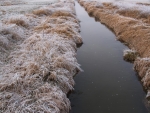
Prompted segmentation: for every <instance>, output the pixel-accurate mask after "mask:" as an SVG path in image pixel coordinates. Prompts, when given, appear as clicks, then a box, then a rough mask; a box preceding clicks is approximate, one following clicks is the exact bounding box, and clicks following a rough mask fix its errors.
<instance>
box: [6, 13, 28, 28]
mask: <svg viewBox="0 0 150 113" xmlns="http://www.w3.org/2000/svg"><path fill="white" fill-rule="evenodd" d="M6 23H7V24H16V25H18V26H22V27H28V26H29V25H28V23H29V22H28V19H27V17H25V16H23V15H17V16H16V17H10V19H9V20H6Z"/></svg>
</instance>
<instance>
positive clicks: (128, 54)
mask: <svg viewBox="0 0 150 113" xmlns="http://www.w3.org/2000/svg"><path fill="white" fill-rule="evenodd" d="M138 56H139V55H138V53H137V52H136V51H134V50H130V49H128V50H124V52H123V58H124V60H126V61H128V62H134V61H135V59H136V58H137V57H138Z"/></svg>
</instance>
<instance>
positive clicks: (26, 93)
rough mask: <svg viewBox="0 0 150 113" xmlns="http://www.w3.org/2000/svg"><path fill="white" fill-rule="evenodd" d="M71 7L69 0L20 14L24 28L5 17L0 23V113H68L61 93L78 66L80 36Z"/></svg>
mask: <svg viewBox="0 0 150 113" xmlns="http://www.w3.org/2000/svg"><path fill="white" fill-rule="evenodd" d="M60 7H61V8H62V9H65V10H62V11H61V10H60V9H61V8H60ZM51 8H52V10H53V12H52V13H51ZM59 8H60V9H59ZM41 9H44V10H41ZM48 11H50V12H48ZM74 11H75V10H74V2H73V1H72V2H71V1H69V2H67V1H66V2H60V3H59V4H58V3H57V4H56V5H55V4H52V7H51V6H45V8H40V9H37V10H35V11H33V13H32V14H26V15H25V16H26V18H27V20H25V18H21V19H22V20H24V22H27V24H28V26H29V27H28V28H25V27H24V23H23V22H21V21H20V22H19V21H18V23H17V21H16V20H11V18H10V19H8V21H7V22H6V24H5V27H4V26H3V27H0V44H3V46H2V45H0V74H1V77H0V78H1V79H0V100H1V101H0V112H2V113H13V112H16V113H26V112H31V113H41V112H43V113H69V110H70V101H69V99H68V98H67V93H68V92H69V91H71V90H73V86H74V84H75V83H74V80H73V76H74V75H75V74H76V73H77V72H79V71H81V68H80V65H79V64H78V63H77V59H76V51H77V44H81V43H82V39H81V36H80V35H79V21H78V19H77V18H76V16H75V14H74ZM0 25H1V24H0ZM1 28H2V29H1ZM23 40H24V41H23ZM5 46H8V47H5ZM9 46H11V47H12V48H9ZM1 50H4V51H5V52H4V51H1ZM1 53H3V56H1V55H2V54H1ZM3 58H5V59H3ZM5 61H7V63H5Z"/></svg>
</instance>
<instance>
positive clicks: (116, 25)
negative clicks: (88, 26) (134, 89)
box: [79, 0, 150, 103]
mask: <svg viewBox="0 0 150 113" xmlns="http://www.w3.org/2000/svg"><path fill="white" fill-rule="evenodd" d="M79 3H80V4H81V5H82V6H83V7H84V8H85V9H86V10H87V12H88V13H89V15H91V16H94V17H95V19H96V20H99V21H100V22H101V23H103V24H105V25H107V26H108V27H109V28H110V29H112V30H113V31H114V33H115V34H116V36H117V39H118V40H119V41H121V42H123V43H125V44H126V45H127V46H128V47H129V48H130V49H131V50H126V51H124V59H125V60H127V61H131V62H134V69H135V70H136V71H137V72H138V74H139V77H140V78H141V81H142V83H143V86H144V88H145V89H146V90H147V92H148V93H147V99H148V100H149V103H150V3H149V2H147V3H143V2H142V3H140V2H133V1H130V2H128V1H127V0H125V1H120V0H119V1H117V0H115V1H111V0H107V2H106V1H104V0H79Z"/></svg>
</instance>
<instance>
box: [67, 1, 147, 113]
mask: <svg viewBox="0 0 150 113" xmlns="http://www.w3.org/2000/svg"><path fill="white" fill-rule="evenodd" d="M75 5H76V6H75V7H76V13H77V16H78V18H79V19H80V20H81V23H80V25H81V36H82V38H83V42H84V44H83V45H82V47H81V48H80V49H79V50H78V53H77V59H78V62H79V63H80V64H81V65H82V66H81V67H82V69H83V70H84V72H82V73H79V74H78V75H76V77H75V82H76V85H75V91H74V92H72V94H70V95H69V99H70V100H71V107H72V110H71V111H70V113H148V110H147V108H146V106H145V92H144V91H143V88H142V85H141V83H140V81H139V80H138V77H137V76H136V73H135V72H134V71H133V69H132V68H133V64H130V63H128V62H125V61H124V60H123V57H122V55H123V50H124V49H125V48H126V47H125V46H124V45H123V44H122V43H120V42H118V41H116V40H115V38H116V37H115V35H114V34H113V33H112V32H111V31H110V30H109V29H107V28H106V27H105V26H104V25H102V24H101V23H99V22H96V21H95V20H94V18H92V17H89V16H88V14H87V12H86V11H85V10H84V9H83V8H82V7H81V6H80V5H79V4H78V3H77V2H76V3H75Z"/></svg>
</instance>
